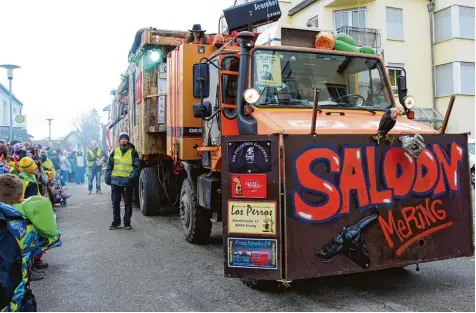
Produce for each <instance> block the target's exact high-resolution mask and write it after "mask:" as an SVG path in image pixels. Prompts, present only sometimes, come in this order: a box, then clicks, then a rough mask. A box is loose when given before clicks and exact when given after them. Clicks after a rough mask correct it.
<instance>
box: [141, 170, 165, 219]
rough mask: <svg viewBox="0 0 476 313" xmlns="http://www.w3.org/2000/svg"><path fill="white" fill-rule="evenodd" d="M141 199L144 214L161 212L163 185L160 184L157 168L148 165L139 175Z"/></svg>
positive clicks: (150, 214) (149, 214)
mask: <svg viewBox="0 0 476 313" xmlns="http://www.w3.org/2000/svg"><path fill="white" fill-rule="evenodd" d="M138 185H139V201H140V210H141V212H142V215H145V216H152V215H157V214H160V213H161V211H162V210H161V207H160V198H161V197H160V195H161V192H160V191H161V189H162V187H161V186H160V184H159V177H158V176H157V169H155V168H152V167H146V168H144V169H142V171H141V172H140V176H139V184H138Z"/></svg>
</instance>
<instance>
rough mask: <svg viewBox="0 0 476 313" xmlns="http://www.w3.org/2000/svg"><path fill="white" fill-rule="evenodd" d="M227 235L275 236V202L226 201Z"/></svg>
mask: <svg viewBox="0 0 476 313" xmlns="http://www.w3.org/2000/svg"><path fill="white" fill-rule="evenodd" d="M228 233H235V234H250V235H276V202H251V201H228Z"/></svg>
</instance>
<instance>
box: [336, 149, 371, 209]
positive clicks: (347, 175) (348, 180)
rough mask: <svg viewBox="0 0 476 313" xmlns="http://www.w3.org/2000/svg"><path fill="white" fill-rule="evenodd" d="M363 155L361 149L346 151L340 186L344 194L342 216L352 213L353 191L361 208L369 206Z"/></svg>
mask: <svg viewBox="0 0 476 313" xmlns="http://www.w3.org/2000/svg"><path fill="white" fill-rule="evenodd" d="M361 154H362V153H361V151H360V148H347V149H345V151H344V164H343V165H342V172H341V177H340V186H339V187H340V190H341V192H342V209H341V213H342V214H346V213H349V211H350V203H351V202H350V201H351V192H352V190H356V191H357V197H358V199H359V207H365V206H368V205H369V195H368V194H367V184H366V183H365V176H364V169H363V168H362V155H361Z"/></svg>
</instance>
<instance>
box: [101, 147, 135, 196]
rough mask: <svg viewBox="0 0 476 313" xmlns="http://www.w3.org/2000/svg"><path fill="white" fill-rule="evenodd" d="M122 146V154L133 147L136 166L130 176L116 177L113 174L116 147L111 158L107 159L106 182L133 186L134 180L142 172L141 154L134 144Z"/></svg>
mask: <svg viewBox="0 0 476 313" xmlns="http://www.w3.org/2000/svg"><path fill="white" fill-rule="evenodd" d="M120 148H121V152H122V155H124V154H125V153H126V152H127V150H129V149H132V167H133V168H134V169H133V170H132V173H131V175H130V176H129V178H126V177H115V176H112V170H113V169H114V153H115V151H116V149H114V150H113V151H112V152H111V154H110V155H109V159H108V161H107V167H106V177H105V180H106V184H111V185H116V186H120V187H128V186H132V181H133V180H134V179H135V178H137V177H138V176H139V173H140V159H139V154H138V153H137V151H136V148H135V146H134V145H133V144H131V143H130V144H128V145H127V146H126V147H125V148H122V146H121V147H120Z"/></svg>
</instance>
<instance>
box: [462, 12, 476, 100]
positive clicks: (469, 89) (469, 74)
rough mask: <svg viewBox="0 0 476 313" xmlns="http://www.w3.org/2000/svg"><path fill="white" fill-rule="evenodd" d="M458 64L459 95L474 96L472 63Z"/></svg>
mask: <svg viewBox="0 0 476 313" xmlns="http://www.w3.org/2000/svg"><path fill="white" fill-rule="evenodd" d="M473 22H474V21H473ZM460 64H461V65H460V66H461V70H460V73H461V93H462V94H463V95H474V63H470V62H461V63H460Z"/></svg>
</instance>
